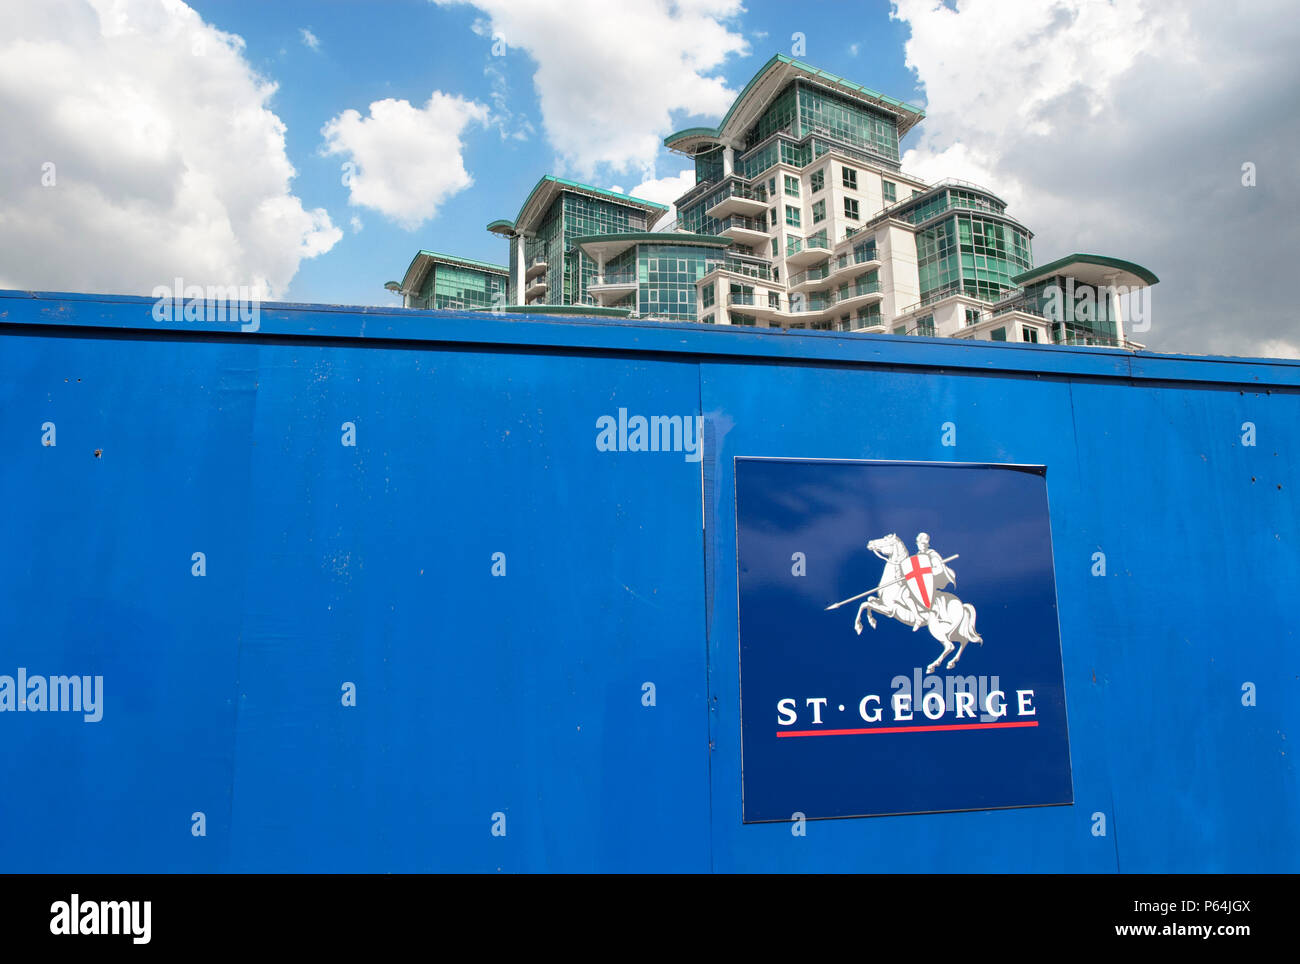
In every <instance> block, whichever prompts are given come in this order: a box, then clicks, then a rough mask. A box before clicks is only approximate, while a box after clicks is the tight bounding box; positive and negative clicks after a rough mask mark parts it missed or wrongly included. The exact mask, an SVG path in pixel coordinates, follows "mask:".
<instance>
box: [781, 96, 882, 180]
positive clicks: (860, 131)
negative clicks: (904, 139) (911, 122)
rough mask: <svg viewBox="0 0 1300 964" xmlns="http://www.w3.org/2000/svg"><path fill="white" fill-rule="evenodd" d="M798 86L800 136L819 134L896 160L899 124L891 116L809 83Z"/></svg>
mask: <svg viewBox="0 0 1300 964" xmlns="http://www.w3.org/2000/svg"><path fill="white" fill-rule="evenodd" d="M798 87H799V123H800V131H799V134H800V136H802V135H804V134H810V133H815V134H822V135H824V136H826V137H828V138H830V139H831V140H835V141H841V142H843V143H845V144H848V145H850V146H852V147H857V148H860V149H862V150H864V151H867V152H868V153H870V154H875V155H877V156H878V157H881V158H884V159H885V160H888V161H892V162H894V163H897V162H898V125H897V124H896V123H895V121H894V119H893V118H892V117H890V116H889V115H887V114H884V113H876V112H875V111H872V110H869V109H868V108H866V107H865V106H864V105H862V104H858V103H855V102H853V101H851V100H849V99H848V98H846V97H842V96H840V95H839V94H836V93H833V92H832V91H829V90H825V89H823V88H820V87H815V86H813V85H811V84H805V83H800V84H799V85H798Z"/></svg>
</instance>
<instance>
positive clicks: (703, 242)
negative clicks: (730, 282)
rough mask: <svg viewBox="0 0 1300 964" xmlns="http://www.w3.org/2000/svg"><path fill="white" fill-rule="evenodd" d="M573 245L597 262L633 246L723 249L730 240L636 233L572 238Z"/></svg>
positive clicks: (706, 236) (702, 236)
mask: <svg viewBox="0 0 1300 964" xmlns="http://www.w3.org/2000/svg"><path fill="white" fill-rule="evenodd" d="M573 243H574V244H575V245H577V246H578V247H580V248H582V250H583V251H584V252H586V253H587V255H588V256H589V257H592V258H595V259H596V260H597V261H602V262H604V261H608V260H609V259H610V258H616V257H618V256H619V255H620V254H622V253H623V252H624V251H626V250H627V249H628V248H630V247H632V246H633V245H634V244H664V245H678V244H686V245H694V246H696V247H704V248H725V247H727V246H728V245H729V244H731V239H730V238H724V237H720V236H718V235H716V234H688V233H686V232H685V231H637V232H627V233H624V234H591V235H587V236H585V237H581V238H574V239H573Z"/></svg>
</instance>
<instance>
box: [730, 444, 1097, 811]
mask: <svg viewBox="0 0 1300 964" xmlns="http://www.w3.org/2000/svg"><path fill="white" fill-rule="evenodd" d="M733 465H734V467H735V489H736V588H737V593H736V602H737V610H736V617H737V619H736V630H737V637H738V639H737V641H738V643H739V649H740V653H739V656H740V663H739V676H738V678H737V683H738V684H739V687H738V692H739V709H740V716H741V719H740V730H741V759H740V761H739V782H740V789H741V799H740V807H741V819H742V820H743V821H744V822H745V823H764V822H768V821H788V820H790V819H791V817H790V815H791V814H792V813H796V812H797V813H801V814H803V815H804V816H805V818H806V819H808V820H816V819H822V818H828V817H863V816H885V815H889V814H904V813H944V812H949V811H956V810H998V809H1003V808H1006V807H1041V806H1056V805H1062V804H1069V803H1070V802H1071V801H1072V800H1073V798H1074V797H1073V787H1072V780H1071V771H1070V744H1069V739H1070V736H1069V727H1068V725H1067V724H1068V721H1067V714H1066V709H1065V674H1064V672H1063V671H1062V660H1061V638H1060V628H1059V621H1058V618H1057V601H1056V578H1055V572H1054V566H1053V552H1052V529H1051V514H1050V511H1049V503H1048V498H1047V470H1046V468H1045V467H1043V466H1041V465H993V464H986V463H945V462H879V461H874V462H873V461H856V460H848V459H781V458H746V457H740V456H737V457H736V459H735V460H734V462H733ZM927 533H928V534H927ZM931 535H933V536H934V542H935V545H934V547H933V548H932V547H931V544H930V536H931ZM959 552H960V556H959V555H958V553H959ZM792 562H797V565H794V566H792V565H791V563H792ZM959 574H960V579H959V578H958V575H959ZM958 587H960V589H959V588H958ZM845 597H848V598H845ZM833 600H839V602H833ZM827 603H831V605H829V606H828V605H827ZM977 606H978V607H979V623H980V625H979V628H978V629H976V623H975V609H976V607H977ZM850 627H851V628H850ZM868 627H870V629H871V632H868V631H867V630H868ZM922 630H927V632H922ZM855 633H856V635H855ZM985 637H987V638H988V641H989V642H990V643H992V644H993V645H992V646H984V645H983V643H984V638H985ZM971 643H979V644H981V645H980V646H979V647H970V644H971ZM936 644H937V645H936ZM968 648H969V652H968ZM927 663H928V664H929V665H928V666H927V665H926V664H927ZM719 665H725V661H723V662H720V664H719ZM967 673H970V674H972V675H966V674H967Z"/></svg>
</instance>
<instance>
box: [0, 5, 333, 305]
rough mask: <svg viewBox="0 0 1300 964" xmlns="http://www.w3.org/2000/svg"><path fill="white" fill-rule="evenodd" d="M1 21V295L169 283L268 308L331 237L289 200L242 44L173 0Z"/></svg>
mask: <svg viewBox="0 0 1300 964" xmlns="http://www.w3.org/2000/svg"><path fill="white" fill-rule="evenodd" d="M5 16H6V23H5V30H4V32H3V34H0V129H2V130H5V131H6V132H8V135H9V136H7V137H6V138H5V145H4V149H3V150H2V151H0V238H2V239H3V242H2V243H3V244H4V246H5V250H4V255H3V257H2V258H0V287H9V288H46V289H54V290H78V291H99V292H117V293H144V294H148V293H149V292H150V291H151V290H152V289H153V287H154V286H155V285H159V284H171V282H172V279H174V278H175V277H176V276H178V275H179V276H181V277H183V278H184V280H185V281H186V283H193V284H202V285H204V286H206V285H209V284H221V285H232V284H233V285H248V286H249V287H250V288H253V289H255V290H257V291H259V292H261V293H262V294H264V295H265V296H268V297H279V296H281V295H282V294H283V292H284V290H285V289H286V288H287V287H288V285H289V282H290V279H292V278H293V276H294V274H295V273H296V272H297V270H298V265H299V263H300V262H301V261H302V260H303V259H304V258H310V257H314V256H316V255H318V254H321V253H323V252H325V251H328V250H329V249H330V248H331V247H333V246H334V244H335V243H337V241H338V240H339V238H340V237H341V236H342V232H341V231H340V230H339V229H338V228H336V227H335V226H334V225H333V224H332V223H331V222H330V218H329V215H328V214H326V212H325V211H324V210H323V209H321V208H316V209H314V210H310V211H309V210H305V209H304V208H303V205H302V202H301V201H300V200H299V199H298V198H297V197H295V196H294V195H293V194H292V193H291V191H290V182H291V181H292V179H293V177H294V173H295V172H294V169H293V166H292V165H291V164H290V163H289V159H288V157H287V156H286V154H285V142H284V125H283V124H282V123H281V121H280V119H279V118H278V117H276V115H275V114H274V113H272V112H271V111H270V110H269V109H268V107H267V103H268V101H269V100H270V98H271V96H272V94H273V93H274V92H275V85H274V84H272V83H270V82H268V81H267V80H265V79H264V78H262V77H260V76H259V75H258V74H256V73H255V72H254V71H253V69H252V68H251V67H250V66H249V64H248V62H247V61H246V60H245V59H244V56H243V46H244V45H243V41H242V40H241V39H240V38H239V37H237V36H234V35H232V34H228V33H223V32H221V31H219V30H217V29H216V28H214V27H212V26H210V25H207V24H205V23H204V22H203V20H202V19H201V18H200V16H199V15H198V14H197V13H196V12H195V11H194V10H192V9H190V8H189V7H187V6H185V5H184V4H182V3H179V2H175V0H166V2H163V0H93V2H84V0H25V2H18V0H10V2H8V3H7V4H6V8H5ZM46 164H52V165H53V168H52V169H51V168H47V167H43V165H46ZM43 171H47V172H49V173H50V174H52V175H53V179H54V183H53V185H52V186H45V185H44V184H43V183H42V172H43ZM46 180H47V181H48V180H49V177H48V176H47V177H46Z"/></svg>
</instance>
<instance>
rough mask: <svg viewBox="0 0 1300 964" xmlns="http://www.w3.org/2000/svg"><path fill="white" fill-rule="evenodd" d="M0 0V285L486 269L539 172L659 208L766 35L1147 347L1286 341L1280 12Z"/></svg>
mask: <svg viewBox="0 0 1300 964" xmlns="http://www.w3.org/2000/svg"><path fill="white" fill-rule="evenodd" d="M3 8H4V12H3V18H2V22H0V26H2V27H3V29H0V130H3V131H4V132H5V145H4V149H3V150H2V151H0V288H26V289H44V290H56V291H94V292H120V293H144V294H147V293H149V292H150V291H151V290H152V289H153V287H154V286H155V285H159V284H170V283H171V281H172V279H173V278H175V277H182V278H184V279H185V281H186V283H194V284H203V285H207V284H221V285H231V284H234V285H241V284H242V285H249V286H253V287H256V288H258V289H260V290H261V291H263V292H264V293H265V295H266V296H268V297H272V298H276V299H279V300H293V301H312V302H333V303H349V304H393V303H395V301H394V299H393V298H392V296H391V295H389V294H388V293H387V292H385V291H384V290H383V287H382V286H383V283H384V281H386V280H388V279H390V278H400V277H401V275H402V273H403V271H404V270H405V268H406V265H407V263H408V262H409V261H410V259H411V257H412V255H413V254H414V252H415V251H416V249H418V248H429V249H433V250H438V251H446V252H449V253H457V254H461V255H463V256H466V257H472V258H479V259H483V260H488V261H495V262H503V261H505V260H506V257H507V252H506V249H505V242H503V241H501V240H499V239H497V238H495V237H494V236H492V235H489V234H487V233H486V232H485V231H484V230H483V228H484V225H486V224H487V222H488V221H491V220H493V219H494V218H498V217H506V218H513V217H514V215H515V214H516V212H517V211H518V208H519V205H520V203H521V202H522V201H523V199H524V197H525V196H526V195H527V193H528V191H529V190H530V189H531V187H532V186H533V184H535V183H536V181H537V179H538V178H539V177H540V176H541V175H542V174H546V173H554V174H559V175H562V176H567V177H571V178H574V179H577V180H582V181H585V182H587V183H591V184H595V185H598V186H604V187H613V188H616V189H621V190H626V191H631V192H633V193H637V194H640V195H642V196H645V197H649V198H651V199H654V200H661V201H665V202H670V201H672V200H673V199H674V198H675V197H677V196H678V195H680V194H681V193H682V192H683V191H684V190H685V189H686V188H687V187H689V186H690V185H691V183H692V182H693V175H692V174H691V173H690V171H689V169H688V165H687V163H686V162H685V161H684V160H683V159H682V158H680V157H678V156H675V155H672V154H669V153H668V152H666V151H665V150H664V149H663V147H662V141H663V137H664V135H665V134H667V133H670V132H671V131H673V130H676V129H678V128H681V127H686V126H691V125H695V124H703V123H709V124H712V123H716V121H717V119H718V118H719V117H720V116H721V114H722V113H723V112H724V111H725V110H726V108H727V107H728V106H729V105H730V103H731V101H732V99H733V98H734V96H735V93H736V92H737V91H739V90H740V89H741V88H742V87H743V86H744V84H745V83H746V82H747V81H748V80H749V79H750V77H751V76H753V74H754V72H755V71H757V69H758V68H759V67H760V66H761V65H762V64H763V63H764V62H766V61H767V59H768V58H769V57H771V56H772V54H774V53H778V52H780V53H787V54H791V53H793V54H795V55H797V56H799V58H800V59H802V60H806V61H808V62H810V63H813V64H815V65H817V66H819V67H822V68H824V69H826V70H829V71H831V72H833V73H837V74H842V75H844V76H847V77H849V78H851V79H854V80H856V81H858V82H859V83H862V84H865V85H867V86H870V87H874V88H876V89H878V90H882V91H885V92H887V93H891V94H893V95H894V96H896V97H900V98H902V99H904V100H910V101H913V102H916V103H918V104H922V105H924V107H925V109H926V111H927V118H926V120H925V121H924V122H923V123H922V124H921V125H920V126H918V127H917V128H916V129H915V130H914V131H913V132H912V133H910V134H909V135H908V137H907V138H906V140H905V141H904V145H903V146H904V150H905V155H904V158H903V166H904V169H905V170H909V171H911V172H912V173H915V174H919V175H920V176H922V177H925V178H927V179H939V178H942V177H959V178H964V179H966V180H970V181H975V182H976V183H979V184H983V185H985V186H987V187H989V188H991V189H993V190H994V191H996V192H998V193H999V194H1001V195H1002V196H1003V197H1004V198H1006V199H1007V201H1008V202H1009V204H1010V213H1012V214H1014V215H1015V216H1017V217H1018V218H1019V219H1020V220H1021V221H1023V222H1025V223H1026V224H1028V225H1029V227H1030V228H1032V229H1033V230H1034V232H1035V234H1036V237H1035V239H1034V256H1035V260H1036V262H1037V263H1040V264H1042V263H1046V262H1048V261H1051V260H1054V259H1055V258H1057V257H1060V256H1062V255H1065V254H1069V253H1071V252H1076V251H1080V252H1093V253H1100V254H1111V255H1115V256H1117V257H1122V258H1126V259H1129V260H1132V261H1136V262H1138V263H1140V264H1143V265H1145V266H1147V267H1148V268H1150V269H1151V270H1153V271H1154V272H1155V273H1156V274H1157V275H1159V277H1160V279H1161V284H1160V285H1158V286H1157V287H1156V288H1155V290H1154V292H1153V298H1152V319H1151V321H1152V324H1151V329H1150V330H1149V331H1147V332H1145V333H1144V336H1143V337H1144V340H1145V341H1146V342H1147V343H1148V344H1149V345H1150V346H1151V347H1152V348H1156V349H1161V350H1167V351H1179V352H1206V353H1220V354H1234V355H1274V356H1286V357H1300V309H1297V306H1296V299H1295V297H1294V296H1293V295H1292V287H1291V277H1290V275H1291V270H1293V269H1288V268H1287V267H1286V266H1285V265H1283V263H1282V262H1283V260H1284V258H1285V257H1290V256H1291V255H1292V254H1293V253H1294V252H1296V251H1297V250H1300V226H1297V212H1298V211H1300V109H1298V108H1297V105H1300V57H1297V56H1296V54H1295V51H1296V50H1297V49H1300V8H1297V6H1296V4H1295V3H1294V0H1258V2H1255V3H1252V4H1250V5H1248V6H1247V7H1241V8H1238V7H1236V5H1231V4H1222V3H1217V2H1202V0H1191V2H1178V0H1114V2H1102V0H1057V2H1051V0H1042V2H1037V0H1016V2H1008V0H958V2H956V3H952V2H949V3H947V4H943V3H936V2H935V0H896V2H894V3H883V2H882V3H874V2H844V3H841V2H803V3H799V4H795V3H791V2H789V0H783V2H770V0H749V2H748V3H746V4H744V5H742V4H741V3H740V2H739V0H676V2H668V0H639V2H637V3H635V4H615V3H609V2H608V0H565V2H564V3H555V2H554V0H432V2H429V0H384V2H380V0H355V2H344V0H332V2H325V3H322V2H316V3H307V2H296V0H278V2H276V3H264V2H261V0H193V2H191V3H190V4H188V5H187V4H185V3H182V2H180V0H4V4H3ZM796 45H799V49H795V48H796ZM1246 171H1249V172H1253V181H1254V184H1253V186H1248V185H1247V184H1244V183H1243V180H1250V179H1251V178H1250V177H1248V176H1247V174H1246V173H1245V172H1246Z"/></svg>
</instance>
